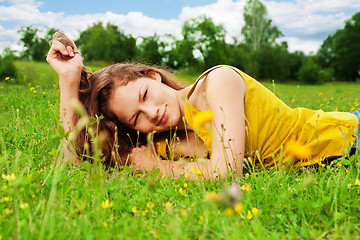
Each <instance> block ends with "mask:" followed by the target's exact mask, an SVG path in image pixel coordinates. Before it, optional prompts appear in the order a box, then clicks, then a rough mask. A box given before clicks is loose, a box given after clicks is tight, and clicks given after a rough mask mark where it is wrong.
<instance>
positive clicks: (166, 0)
mask: <svg viewBox="0 0 360 240" xmlns="http://www.w3.org/2000/svg"><path fill="white" fill-rule="evenodd" d="M262 2H263V3H264V4H265V6H266V7H267V9H268V17H270V18H271V19H272V20H273V23H274V24H275V25H277V26H278V27H279V29H280V30H281V31H282V33H283V34H284V37H282V39H280V40H281V41H287V42H288V46H289V50H290V51H296V50H300V51H304V52H305V53H310V52H316V51H317V49H318V48H319V47H320V45H321V43H322V42H323V41H324V39H325V38H326V37H327V36H328V35H329V34H332V33H334V32H335V31H336V30H337V29H339V28H342V27H343V26H344V23H345V21H346V20H347V19H349V18H350V17H351V16H352V15H353V14H354V13H356V12H357V11H360V1H359V0H263V1H262ZM244 4H245V0H148V1H145V0H140V1H139V0H120V1H110V0H98V1H95V0H87V1H85V0H72V1H70V0H61V1H56V0H0V51H1V50H2V49H4V48H5V47H11V48H12V49H21V46H19V44H18V42H19V40H18V39H19V36H18V33H17V32H18V30H19V29H20V28H21V27H23V26H30V25H31V26H36V27H42V28H44V29H45V28H47V27H53V28H57V29H60V30H62V31H64V32H65V33H66V34H67V35H69V36H70V37H72V38H77V37H78V36H79V33H80V32H81V31H83V30H84V29H86V28H87V27H89V26H91V25H92V24H94V23H96V22H99V21H102V22H104V23H108V22H109V23H111V24H114V25H117V26H118V27H119V28H120V29H122V30H123V31H124V32H125V33H127V34H132V35H133V36H135V37H137V36H150V35H153V34H155V33H156V34H158V35H164V34H172V35H175V36H179V35H180V32H181V26H182V24H183V23H184V22H185V21H186V20H188V19H190V18H194V17H197V16H199V15H202V14H206V15H207V16H209V17H211V18H212V19H213V21H214V22H215V23H216V24H222V25H223V26H224V28H225V29H226V31H227V36H226V37H227V41H229V42H231V41H232V39H233V38H234V37H236V38H240V39H241V28H242V26H243V25H244V21H243V17H242V16H243V8H244Z"/></svg>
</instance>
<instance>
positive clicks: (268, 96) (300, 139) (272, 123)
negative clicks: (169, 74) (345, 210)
mask: <svg viewBox="0 0 360 240" xmlns="http://www.w3.org/2000/svg"><path fill="white" fill-rule="evenodd" d="M222 66H224V65H219V66H215V67H213V68H211V69H209V70H207V71H206V72H204V73H203V74H202V75H201V76H200V77H199V78H198V79H197V80H196V82H195V83H194V85H193V87H192V88H191V90H190V91H189V93H188V94H187V97H188V98H189V97H190V96H191V94H192V92H193V91H194V89H195V87H196V85H197V83H198V81H199V80H200V79H202V78H204V77H205V76H206V75H207V74H208V73H209V72H210V71H212V70H214V69H216V68H219V67H222ZM227 67H230V68H232V69H233V70H235V71H236V72H237V73H239V74H240V76H241V77H242V78H243V79H244V81H245V84H246V96H245V103H244V104H245V105H244V108H245V117H246V119H245V122H246V124H245V157H250V158H251V159H252V160H253V161H255V162H256V163H259V162H261V163H262V164H263V165H264V166H274V165H275V164H279V163H283V164H284V163H287V162H288V161H291V164H294V165H295V166H307V165H312V164H315V163H319V162H321V161H322V160H323V159H325V158H329V157H336V156H341V155H343V154H344V151H345V150H346V149H348V148H349V147H350V146H352V145H353V144H354V142H355V138H356V136H357V128H358V125H359V121H358V119H357V117H356V116H355V115H354V114H351V113H346V112H326V113H325V112H324V111H322V110H317V111H315V110H310V109H306V108H294V109H292V108H290V107H289V106H287V105H286V104H285V103H284V102H282V101H281V100H280V99H279V98H277V97H276V96H275V95H274V94H273V93H272V92H271V91H270V90H268V89H267V88H265V87H264V86H263V85H262V84H260V83H259V82H258V81H256V80H255V79H253V78H252V77H250V76H249V75H247V74H245V73H243V72H242V71H240V70H239V69H237V68H235V67H231V66H227ZM184 112H185V119H186V121H187V123H188V125H189V126H190V127H191V128H192V129H194V131H195V133H197V134H198V136H199V137H200V138H201V139H202V140H203V141H204V142H205V144H206V146H207V148H208V149H209V150H210V148H211V132H210V131H209V130H207V129H205V128H204V129H195V128H194V125H193V116H195V115H196V114H198V113H199V112H200V111H199V110H198V109H196V108H195V107H194V106H192V105H190V104H189V103H185V108H184ZM225 117H226V116H225ZM157 145H158V150H159V153H161V152H164V146H163V145H164V144H162V143H159V144H157ZM294 145H295V146H305V147H306V151H307V157H306V158H304V159H294V156H293V155H291V156H292V157H290V152H291V148H293V147H294ZM161 149H163V150H161ZM162 156H164V155H162ZM294 160H295V161H294Z"/></svg>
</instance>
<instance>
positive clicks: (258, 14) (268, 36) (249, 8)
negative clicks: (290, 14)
mask: <svg viewBox="0 0 360 240" xmlns="http://www.w3.org/2000/svg"><path fill="white" fill-rule="evenodd" d="M266 15H267V9H266V7H265V5H264V4H262V3H261V1H259V0H248V1H247V2H246V3H245V6H244V21H245V25H244V27H243V28H242V30H241V33H242V34H243V36H244V43H245V45H246V46H247V47H248V48H249V49H250V50H258V49H260V48H261V47H262V46H263V45H275V44H276V42H275V40H276V39H277V38H278V37H280V36H281V35H282V34H281V32H280V30H279V29H278V28H277V27H276V26H272V24H271V23H272V20H271V19H268V18H267V16H266Z"/></svg>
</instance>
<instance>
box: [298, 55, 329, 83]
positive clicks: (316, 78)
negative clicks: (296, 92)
mask: <svg viewBox="0 0 360 240" xmlns="http://www.w3.org/2000/svg"><path fill="white" fill-rule="evenodd" d="M297 77H298V81H299V82H300V83H303V84H321V83H322V80H323V78H321V77H320V67H319V66H318V65H317V64H316V63H315V62H314V60H312V58H308V59H307V60H306V61H305V62H304V64H303V65H302V66H301V68H300V70H299V72H298V74H297Z"/></svg>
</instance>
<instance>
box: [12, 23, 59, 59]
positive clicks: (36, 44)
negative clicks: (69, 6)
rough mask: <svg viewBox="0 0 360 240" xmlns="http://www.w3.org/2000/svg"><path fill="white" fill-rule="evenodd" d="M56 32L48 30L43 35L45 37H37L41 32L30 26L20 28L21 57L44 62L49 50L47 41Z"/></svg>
mask: <svg viewBox="0 0 360 240" xmlns="http://www.w3.org/2000/svg"><path fill="white" fill-rule="evenodd" d="M56 31H57V30H56V29H54V28H50V29H48V30H47V32H46V33H45V37H41V36H39V35H40V34H39V33H41V31H40V30H39V29H38V28H34V27H32V26H29V27H22V28H21V29H20V30H19V34H20V42H21V43H22V45H23V47H24V50H23V51H22V52H21V57H22V58H25V59H29V60H33V61H45V55H46V53H47V51H48V50H49V41H50V40H51V38H52V35H53V34H54V33H55V32H56Z"/></svg>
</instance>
